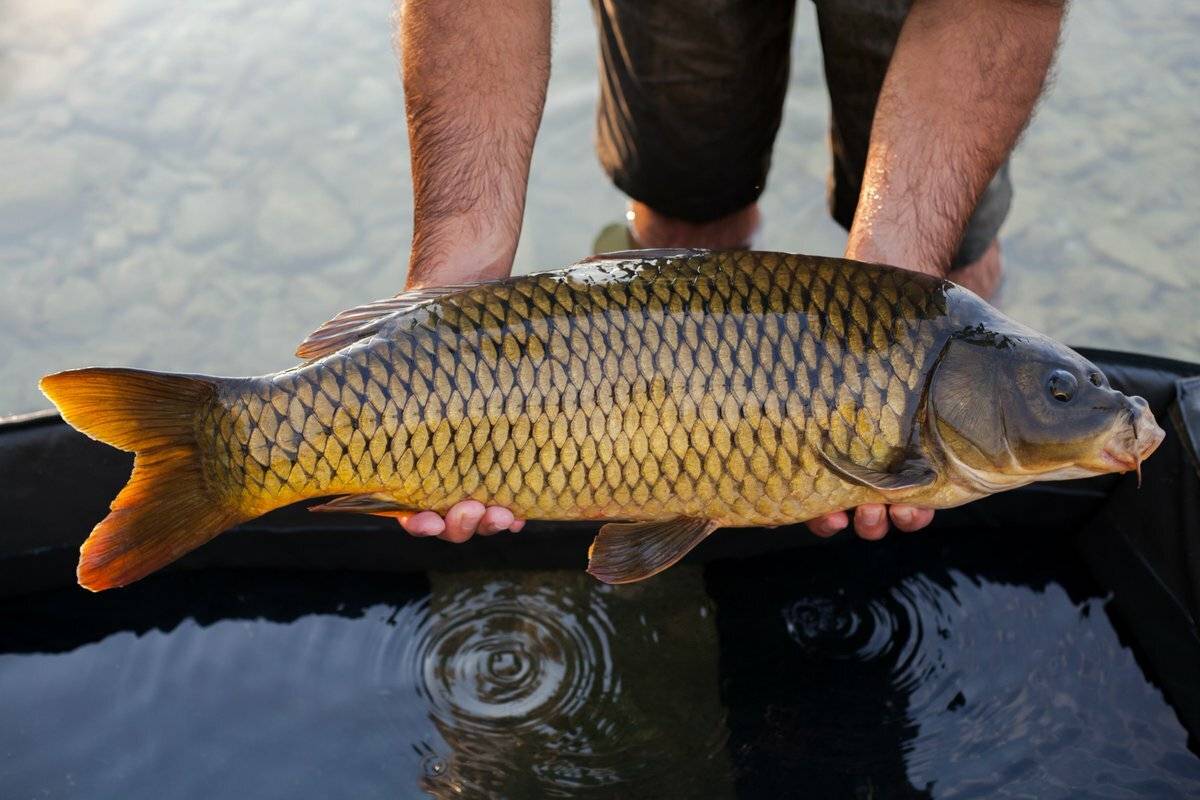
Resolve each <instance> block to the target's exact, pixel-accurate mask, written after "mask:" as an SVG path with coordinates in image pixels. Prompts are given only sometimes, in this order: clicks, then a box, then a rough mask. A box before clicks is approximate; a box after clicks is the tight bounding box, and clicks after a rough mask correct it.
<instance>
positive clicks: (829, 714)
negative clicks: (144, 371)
mask: <svg viewBox="0 0 1200 800" xmlns="http://www.w3.org/2000/svg"><path fill="white" fill-rule="evenodd" d="M747 587H753V591H747ZM66 620H71V623H70V624H64V622H65V621H66ZM0 686H3V687H4V691H3V692H2V693H0V718H3V719H4V721H5V724H4V725H3V726H0V786H3V787H4V790H5V791H4V795H5V796H6V797H51V798H58V797H122V798H130V800H133V799H134V798H159V797H172V798H181V799H182V798H193V797H194V798H205V800H213V799H214V798H241V797H264V798H265V797H296V796H301V797H355V798H368V797H393V798H396V797H399V798H408V797H422V796H429V795H432V796H435V797H489V798H531V797H646V798H650V797H681V798H683V797H687V798H692V797H704V798H720V797H746V798H759V797H784V796H794V795H795V792H796V791H797V790H798V789H799V788H801V787H803V788H804V790H805V793H806V796H811V797H831V798H833V797H838V798H845V797H849V798H858V797H870V798H888V797H937V798H951V797H988V798H997V797H1045V798H1059V797H1062V798H1066V797H1072V798H1075V797H1113V798H1117V797H1120V798H1127V797H1149V798H1184V797H1195V796H1197V794H1198V793H1200V759H1197V758H1196V757H1195V756H1194V755H1193V754H1192V753H1190V752H1188V750H1187V749H1186V735H1185V733H1184V731H1183V729H1182V727H1181V726H1180V725H1179V723H1178V721H1177V720H1176V718H1175V715H1174V712H1173V711H1172V710H1171V709H1170V707H1169V706H1168V705H1167V704H1166V702H1165V701H1164V700H1163V698H1162V695H1161V694H1160V693H1159V691H1158V690H1157V689H1156V688H1155V687H1154V686H1153V685H1151V684H1150V683H1148V682H1147V680H1146V678H1145V677H1144V676H1143V674H1142V671H1141V669H1140V668H1139V666H1138V664H1137V662H1136V660H1135V656H1134V654H1133V652H1132V651H1131V650H1129V649H1128V648H1127V647H1125V646H1124V645H1123V643H1122V641H1121V635H1120V632H1119V630H1118V629H1116V628H1114V626H1113V623H1112V622H1111V621H1110V618H1109V616H1108V613H1107V601H1106V598H1105V597H1104V596H1102V595H1101V594H1100V592H1099V590H1098V589H1097V587H1096V586H1095V585H1094V584H1093V583H1092V581H1091V579H1090V578H1089V577H1088V575H1087V573H1086V572H1085V571H1084V569H1083V568H1082V565H1081V564H1080V563H1079V561H1078V558H1077V556H1075V555H1074V552H1073V548H1072V546H1071V545H1070V543H1069V537H1064V536H1058V537H1055V536H1053V535H1052V534H1049V533H1048V532H1038V533H1036V534H1033V533H1028V534H1013V535H1012V536H1011V537H1005V546H1004V547H997V537H996V536H994V535H973V534H972V533H970V532H968V531H961V530H960V531H943V532H939V533H933V534H927V535H924V536H921V537H910V538H907V539H905V538H903V537H892V538H891V539H890V540H888V541H885V542H883V543H878V544H874V543H866V542H850V543H846V544H845V545H843V546H833V547H816V548H809V549H806V550H802V551H793V552H791V553H789V554H786V555H780V554H775V555H772V556H769V557H761V558H755V559H747V560H741V561H730V562H715V563H713V564H710V565H708V566H707V567H689V566H684V567H680V568H677V569H673V570H669V571H668V572H665V573H663V574H662V575H660V576H658V577H656V578H655V579H654V580H651V581H647V582H645V583H642V584H637V585H632V586H624V587H608V586H604V585H602V584H599V583H597V582H595V581H594V580H592V579H591V578H590V577H588V576H587V575H585V574H584V573H582V572H575V571H569V572H562V571H555V572H533V571H530V572H487V573H471V572H466V573H434V574H430V575H426V576H407V577H406V576H398V575H388V574H383V573H295V572H291V573H289V572H263V571H251V570H244V571H220V570H208V571H203V572H198V573H180V572H176V573H171V574H165V575H159V576H154V577H151V578H149V579H147V580H146V581H144V582H142V583H139V584H136V585H135V586H133V587H132V588H129V589H127V590H123V591H119V592H110V593H107V594H103V595H98V596H93V595H87V594H86V593H84V592H82V591H79V590H78V589H69V590H61V591H54V592H47V593H44V594H40V595H32V596H29V597H25V598H19V599H13V600H6V601H0Z"/></svg>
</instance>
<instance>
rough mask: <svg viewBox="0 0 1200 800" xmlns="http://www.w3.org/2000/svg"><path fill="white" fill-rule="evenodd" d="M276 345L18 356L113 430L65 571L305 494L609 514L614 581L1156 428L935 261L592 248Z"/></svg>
mask: <svg viewBox="0 0 1200 800" xmlns="http://www.w3.org/2000/svg"><path fill="white" fill-rule="evenodd" d="M296 352H297V355H299V356H301V357H302V358H304V359H307V362H306V363H305V364H303V365H301V366H298V367H295V368H293V369H290V370H287V371H284V372H280V373H276V374H274V375H267V376H263V377H259V378H213V377H208V376H203V375H174V374H169V373H160V372H147V371H144V370H131V369H122V368H104V367H91V368H86V369H81V370H70V371H67V372H60V373H57V374H54V375H47V376H46V377H44V378H43V379H42V381H41V384H40V386H41V388H42V390H43V391H44V392H45V393H46V395H47V396H48V397H50V398H51V399H52V400H53V401H54V403H55V404H56V405H57V406H58V408H59V410H60V411H61V412H62V415H63V418H64V419H65V420H66V421H67V422H69V423H70V424H72V425H74V426H75V427H76V428H78V429H79V430H81V431H83V432H84V433H86V434H88V435H89V436H92V437H94V438H96V439H99V440H101V441H104V442H107V443H109V444H112V445H113V446H115V447H119V448H121V449H124V450H129V451H133V452H134V454H135V456H134V467H133V473H132V475H131V476H130V478H129V482H128V483H127V484H126V485H125V487H124V488H123V489H122V490H121V492H120V493H119V494H118V495H117V497H116V498H115V499H114V500H113V502H112V505H111V511H110V513H109V514H108V515H107V516H106V517H105V518H104V519H103V520H101V521H100V523H99V524H97V525H96V527H95V528H94V529H93V530H92V533H91V535H90V536H89V537H88V539H87V541H86V542H84V545H83V547H82V548H81V550H80V559H79V568H78V577H79V582H80V584H81V585H83V586H85V587H87V588H89V589H93V590H96V591H99V590H102V589H108V588H112V587H115V586H123V585H125V584H127V583H129V582H131V581H135V580H137V579H139V578H141V577H143V576H145V575H147V574H149V573H150V572H152V571H154V570H155V569H158V568H159V567H162V566H164V565H166V564H169V563H170V562H172V561H174V560H175V559H177V558H179V557H180V556H181V555H183V554H184V553H187V552H188V551H189V550H192V549H193V548H195V547H198V546H199V545H201V544H203V543H204V542H206V541H208V540H209V539H211V538H212V537H214V536H216V535H217V534H219V533H221V532H222V531H224V530H228V529H229V528H231V527H233V526H235V525H237V524H238V523H239V522H243V521H245V520H247V519H251V518H253V517H255V516H258V515H260V514H262V513H265V512H267V511H270V510H272V509H274V508H278V507H280V506H283V505H286V504H288V503H291V502H294V501H296V500H303V499H306V498H311V497H317V496H324V495H340V496H339V497H336V498H334V499H332V500H330V501H328V502H325V503H323V504H321V505H319V506H315V507H314V508H313V510H316V511H342V512H354V513H367V514H382V515H385V516H396V515H398V516H403V515H405V514H409V513H412V512H413V511H416V510H418V509H433V510H435V511H438V512H443V513H445V512H446V511H447V510H448V509H449V508H450V507H452V506H453V505H454V504H456V503H459V502H460V501H463V500H467V499H474V500H479V501H481V502H483V503H486V504H496V505H501V506H507V507H508V508H510V509H511V510H512V511H513V512H514V513H515V514H516V515H517V516H518V517H528V518H540V519H546V520H576V519H606V520H624V521H610V522H608V523H607V524H605V525H603V526H602V527H601V528H600V532H599V533H598V534H597V536H596V539H595V541H594V542H593V543H592V547H591V549H590V550H589V551H588V572H590V573H591V574H592V575H594V576H595V577H597V578H599V579H600V580H602V581H606V582H608V583H628V582H631V581H638V580H642V579H644V578H647V577H649V576H651V575H654V574H656V573H658V572H661V571H662V570H664V569H666V568H668V567H669V566H671V565H672V564H674V563H676V562H677V561H678V560H679V559H680V558H682V557H683V556H684V555H685V554H686V553H688V552H689V551H690V550H691V549H692V548H694V547H695V546H696V545H697V544H698V543H700V542H701V541H703V540H704V538H705V537H707V536H708V535H709V534H711V533H712V532H713V531H714V530H716V529H717V528H719V527H722V526H738V525H776V524H783V523H788V522H797V521H801V520H805V519H811V518H813V517H817V516H820V515H822V514H825V513H828V512H830V511H835V510H839V509H846V508H851V507H854V506H858V505H861V504H863V503H868V502H889V503H900V502H903V503H911V504H914V505H925V506H929V507H931V508H947V507H951V506H955V505H960V504H962V503H964V502H968V501H970V500H973V499H976V498H979V497H982V496H984V495H987V494H991V493H993V492H996V491H1003V490H1005V489H1011V488H1015V487H1017V486H1022V485H1025V484H1028V483H1030V482H1032V481H1034V480H1038V479H1043V478H1044V479H1059V480H1061V479H1067V478H1080V477H1087V476H1091V475H1099V474H1105V473H1109V472H1116V471H1126V470H1138V469H1139V468H1140V465H1141V462H1142V460H1143V459H1145V458H1146V457H1147V456H1148V455H1149V454H1150V453H1151V452H1153V450H1154V448H1155V447H1157V446H1158V444H1159V443H1160V442H1161V441H1162V440H1163V437H1164V436H1165V433H1164V432H1163V430H1162V429H1161V428H1159V427H1158V425H1157V423H1156V422H1155V420H1154V415H1153V414H1152V413H1151V412H1150V410H1149V405H1148V404H1147V403H1146V401H1145V400H1144V399H1143V398H1138V397H1127V396H1125V395H1123V394H1122V393H1120V392H1118V391H1116V390H1114V389H1112V388H1111V386H1109V385H1108V382H1107V379H1105V377H1104V375H1103V374H1102V373H1101V372H1100V371H1099V370H1097V369H1096V367H1095V365H1094V364H1090V363H1089V362H1088V361H1087V360H1086V359H1084V358H1082V357H1081V356H1080V355H1079V354H1078V353H1075V352H1073V351H1071V350H1070V349H1069V348H1066V347H1064V346H1062V345H1061V344H1059V343H1057V342H1054V341H1053V340H1051V339H1048V338H1047V337H1045V336H1042V335H1041V334H1038V333H1037V332H1035V331H1032V330H1029V329H1028V328H1026V327H1024V326H1022V325H1020V324H1019V323H1016V322H1014V321H1012V320H1009V319H1007V318H1005V317H1004V316H1003V315H1002V314H1000V313H999V312H997V311H996V310H995V309H993V308H991V307H990V306H988V305H987V304H986V303H984V302H983V301H982V300H981V299H980V298H978V297H976V296H975V295H974V294H972V293H970V292H968V291H966V290H964V289H962V288H960V287H956V286H954V285H953V284H952V283H950V282H948V281H944V280H939V279H935V278H931V277H928V276H925V275H920V274H916V273H912V272H905V271H902V270H898V269H894V268H891V267H884V266H879V265H870V264H861V263H857V262H851V261H844V260H840V259H821V258H811V257H807V256H792V255H783V254H778V253H708V252H703V251H679V250H674V251H630V252H628V253H617V254H612V253H610V254H607V255H605V256H598V257H595V258H592V259H588V260H586V261H583V262H580V263H579V264H576V265H575V266H573V267H569V268H567V269H565V270H559V271H556V272H546V273H541V274H537V275H529V276H524V277H518V278H510V279H506V280H502V281H493V282H489V283H483V284H476V285H471V286H457V287H440V288H432V289H423V290H417V291H415V292H408V293H404V294H401V295H398V296H397V297H395V298H392V299H389V300H380V301H376V302H374V303H369V304H367V305H365V306H361V307H359V308H355V309H351V310H350V311H346V312H343V313H342V314H339V315H337V316H336V317H334V318H333V319H331V320H329V322H327V323H325V324H324V325H322V326H321V327H320V328H319V329H318V330H317V331H315V332H314V333H313V334H311V335H310V336H309V337H308V338H307V339H305V341H304V342H302V343H301V344H300V347H299V348H298V349H297V351H296ZM1139 474H1140V473H1139ZM866 533H867V532H866V531H864V535H866ZM881 533H882V531H879V530H876V531H875V534H876V535H879V534H881Z"/></svg>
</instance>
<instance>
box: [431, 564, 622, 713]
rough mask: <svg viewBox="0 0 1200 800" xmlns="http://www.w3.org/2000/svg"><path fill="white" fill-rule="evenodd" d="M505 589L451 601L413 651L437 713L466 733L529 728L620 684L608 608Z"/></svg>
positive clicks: (464, 593) (543, 592) (494, 587)
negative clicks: (614, 680)
mask: <svg viewBox="0 0 1200 800" xmlns="http://www.w3.org/2000/svg"><path fill="white" fill-rule="evenodd" d="M505 588H506V587H505V586H504V585H503V584H499V583H491V584H488V585H486V586H485V587H484V588H483V589H482V590H475V589H470V588H467V589H462V590H459V591H458V592H456V593H455V594H454V595H452V596H451V597H449V598H447V600H448V602H446V604H445V605H443V606H442V607H440V608H439V609H438V615H437V618H436V619H435V620H433V621H431V623H430V625H429V627H428V629H427V634H426V635H423V636H420V637H419V638H418V640H417V642H416V644H417V645H418V647H417V648H416V649H414V651H413V658H414V659H415V661H416V663H415V665H414V668H415V670H416V671H417V672H418V674H420V675H421V676H422V681H421V689H422V690H423V692H424V694H425V697H426V699H427V700H428V702H429V707H430V714H431V715H432V716H433V717H434V718H435V719H436V720H438V721H439V722H440V723H442V724H444V725H447V726H452V727H453V728H455V729H456V730H458V731H460V732H477V733H489V732H506V733H524V732H527V731H529V730H531V729H537V728H539V727H541V726H544V725H545V724H546V722H547V720H556V719H560V718H562V717H563V716H567V715H571V714H575V713H577V712H578V711H579V710H580V709H581V708H582V707H584V706H585V705H587V704H588V703H589V702H595V701H596V700H597V699H599V698H603V697H606V696H608V695H610V693H611V692H612V690H613V686H612V678H613V664H612V656H611V654H610V653H609V651H608V643H609V639H610V638H611V637H612V635H613V633H614V631H613V627H612V623H611V622H610V621H609V619H608V617H607V616H606V614H605V608H604V606H603V605H602V604H592V605H590V607H586V608H581V607H576V606H575V604H574V603H573V602H572V598H571V597H569V596H562V595H561V594H557V593H555V592H554V591H553V590H551V589H548V588H546V587H543V588H541V589H539V590H537V591H535V592H532V593H530V594H521V595H516V594H513V593H511V592H506V591H504V590H505Z"/></svg>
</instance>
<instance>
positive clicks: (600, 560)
mask: <svg viewBox="0 0 1200 800" xmlns="http://www.w3.org/2000/svg"><path fill="white" fill-rule="evenodd" d="M717 527H718V526H717V523H715V522H713V521H712V520H710V519H698V518H696V517H675V518H674V519H668V520H658V521H654V522H610V523H608V524H607V525H605V526H604V527H603V528H601V529H600V533H599V534H597V535H596V540H595V541H594V542H592V546H591V548H589V549H588V569H587V571H588V572H589V573H590V574H591V575H592V576H594V577H596V578H598V579H600V580H602V581H604V582H605V583H633V582H635V581H640V580H643V579H644V578H649V577H650V576H651V575H657V574H658V573H660V572H662V571H663V570H664V569H666V568H667V567H669V566H671V565H672V564H674V563H675V562H676V561H678V560H679V559H681V558H683V557H684V556H685V555H687V554H688V552H689V551H690V550H691V549H692V548H693V547H695V546H696V545H698V544H700V542H702V541H704V539H705V538H706V537H707V536H708V535H709V534H710V533H712V532H713V531H715V530H716V529H717Z"/></svg>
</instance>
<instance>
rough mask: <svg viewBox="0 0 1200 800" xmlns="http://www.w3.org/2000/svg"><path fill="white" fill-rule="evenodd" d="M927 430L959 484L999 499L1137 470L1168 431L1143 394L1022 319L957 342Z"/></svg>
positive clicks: (940, 378)
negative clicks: (1122, 387)
mask: <svg viewBox="0 0 1200 800" xmlns="http://www.w3.org/2000/svg"><path fill="white" fill-rule="evenodd" d="M927 397H928V404H927V413H926V430H927V431H928V432H929V438H930V439H931V440H932V441H933V442H934V445H935V448H936V449H937V451H938V453H939V455H940V456H941V460H942V461H943V463H945V464H947V465H948V466H949V467H950V472H951V473H952V474H953V477H954V478H957V479H958V480H959V481H964V482H966V483H967V484H968V485H969V486H970V487H971V488H972V489H974V490H976V491H979V492H982V493H991V492H996V491H1001V490H1003V489H1010V488H1013V487H1015V486H1021V485H1024V484H1027V483H1032V482H1033V481H1037V480H1065V479H1069V478H1084V477H1090V476H1093V475H1101V474H1104V473H1109V472H1127V471H1130V470H1137V471H1138V476H1139V480H1140V476H1141V462H1142V461H1143V460H1145V459H1146V458H1147V457H1148V456H1149V455H1150V454H1151V453H1153V452H1154V450H1155V449H1156V448H1157V447H1158V445H1159V444H1160V443H1161V442H1162V440H1163V438H1164V436H1165V435H1166V434H1165V433H1164V432H1163V430H1162V428H1160V427H1159V426H1158V423H1157V422H1156V421H1155V419H1154V414H1153V413H1152V412H1151V411H1150V406H1149V404H1148V403H1147V402H1146V401H1145V400H1144V399H1143V398H1141V397H1136V396H1133V397H1131V396H1128V395H1125V394H1123V393H1122V392H1120V391H1117V390H1116V389H1114V388H1113V387H1112V386H1111V385H1110V384H1109V382H1108V378H1107V377H1106V376H1105V375H1104V373H1103V371H1101V370H1100V369H1099V368H1098V367H1096V365H1095V364H1093V363H1092V362H1090V361H1088V360H1087V359H1086V358H1084V357H1083V356H1081V355H1080V354H1079V353H1076V352H1075V351H1074V350H1071V349H1070V348H1069V347H1066V346H1065V345H1062V344H1060V343H1058V342H1056V341H1054V340H1053V339H1050V338H1048V337H1046V336H1043V335H1042V334H1039V333H1036V332H1034V331H1031V330H1029V329H1027V328H1024V327H1023V326H1018V325H1016V324H1015V323H1014V324H1013V326H1012V328H1011V329H1010V330H1009V331H1004V332H1001V331H997V330H994V329H989V328H987V327H985V326H978V327H976V328H973V329H971V328H968V329H966V330H964V331H961V332H959V334H956V335H955V336H953V337H952V338H951V339H950V340H949V341H948V343H947V344H946V346H945V348H944V349H943V350H942V353H941V357H940V358H939V360H938V363H937V365H936V366H935V367H934V370H933V372H932V374H931V376H930V385H929V390H928V395H927Z"/></svg>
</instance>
